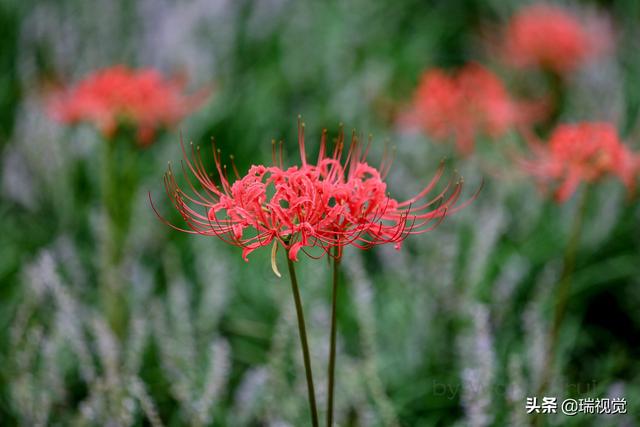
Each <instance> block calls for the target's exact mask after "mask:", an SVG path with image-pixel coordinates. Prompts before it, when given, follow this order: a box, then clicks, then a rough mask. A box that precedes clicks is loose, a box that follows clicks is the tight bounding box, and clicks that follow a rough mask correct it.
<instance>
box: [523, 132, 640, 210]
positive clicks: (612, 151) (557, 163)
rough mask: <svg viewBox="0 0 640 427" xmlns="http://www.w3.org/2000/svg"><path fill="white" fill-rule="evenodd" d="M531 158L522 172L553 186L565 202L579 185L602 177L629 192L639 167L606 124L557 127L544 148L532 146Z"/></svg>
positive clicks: (525, 163)
mask: <svg viewBox="0 0 640 427" xmlns="http://www.w3.org/2000/svg"><path fill="white" fill-rule="evenodd" d="M533 152H534V154H535V158H534V159H532V160H525V161H523V165H524V168H525V170H526V171H528V172H529V173H531V174H532V175H534V176H536V177H538V178H539V179H540V180H541V181H542V183H543V184H547V183H548V182H552V183H555V184H556V188H555V197H556V200H558V201H559V202H562V201H565V200H567V199H568V198H569V197H570V196H571V195H572V194H573V192H574V191H575V190H576V188H577V187H578V185H579V184H580V183H581V182H586V183H591V182H594V181H596V180H598V179H600V178H602V177H604V176H606V175H613V176H617V177H618V178H619V179H620V180H621V181H622V182H623V183H624V184H625V186H626V187H627V188H628V189H629V190H633V188H634V186H635V179H636V175H637V172H638V167H639V166H640V161H639V157H638V154H635V153H632V152H631V151H630V150H629V149H628V148H627V147H626V146H625V145H624V144H623V143H622V142H621V141H620V139H619V138H618V134H617V132H616V129H615V128H614V127H613V126H612V125H611V124H609V123H579V124H566V125H561V126H558V128H557V129H556V130H555V131H554V132H553V134H552V135H551V138H550V140H549V143H548V144H546V145H542V144H537V143H534V144H533Z"/></svg>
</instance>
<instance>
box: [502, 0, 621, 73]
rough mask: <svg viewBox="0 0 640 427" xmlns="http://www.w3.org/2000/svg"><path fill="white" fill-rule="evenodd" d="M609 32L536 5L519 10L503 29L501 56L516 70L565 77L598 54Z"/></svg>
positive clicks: (594, 23) (560, 10)
mask: <svg viewBox="0 0 640 427" xmlns="http://www.w3.org/2000/svg"><path fill="white" fill-rule="evenodd" d="M609 38H610V37H609V32H608V31H607V30H606V28H605V27H604V25H601V23H599V22H597V21H595V20H580V19H578V17H576V16H574V15H573V14H572V13H570V12H568V11H567V10H565V9H563V8H560V7H558V6H552V5H547V4H537V5H532V6H529V7H525V8H523V9H522V10H520V11H519V12H518V13H517V14H516V15H515V16H514V17H513V18H512V19H511V21H510V23H509V25H508V26H507V29H506V34H505V36H504V39H505V56H506V59H507V60H508V61H509V62H510V63H511V64H512V65H514V66H517V67H538V68H542V69H547V70H550V71H553V72H555V73H557V74H565V73H567V72H570V71H573V70H575V69H576V68H577V67H578V66H580V65H582V64H583V63H584V62H585V61H587V60H589V59H591V58H593V57H595V56H597V55H599V54H601V53H602V52H603V51H605V50H606V48H607V45H608V44H609Z"/></svg>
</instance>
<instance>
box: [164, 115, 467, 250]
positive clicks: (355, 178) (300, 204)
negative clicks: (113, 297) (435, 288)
mask: <svg viewBox="0 0 640 427" xmlns="http://www.w3.org/2000/svg"><path fill="white" fill-rule="evenodd" d="M298 128H299V132H298V141H299V148H300V158H301V164H299V165H296V166H291V167H288V168H286V167H285V166H284V165H283V162H282V146H281V145H280V148H278V147H277V146H276V144H275V143H274V148H273V164H272V165H271V166H263V165H258V166H256V165H254V166H252V167H251V168H250V169H249V171H248V173H247V174H246V175H244V176H242V177H241V176H239V175H238V173H237V170H236V168H235V166H233V167H232V169H233V171H234V173H235V174H236V180H235V181H234V182H233V183H231V182H230V181H229V179H228V172H227V168H226V167H225V166H223V165H222V161H221V157H220V152H219V151H217V150H215V149H214V159H215V167H216V170H217V175H218V178H219V184H217V183H216V182H214V180H213V178H212V177H211V176H210V175H209V174H208V173H207V172H206V170H205V168H204V165H203V163H202V159H201V156H200V150H199V148H194V147H193V146H192V147H191V150H190V151H191V152H190V153H189V154H187V151H186V150H184V154H185V159H186V161H185V163H184V165H183V173H184V175H185V178H186V179H187V180H188V174H189V173H190V174H192V175H193V176H194V177H195V179H196V180H197V181H198V182H199V184H200V186H201V187H202V190H196V188H195V186H194V185H193V184H192V183H191V181H189V183H188V188H189V190H190V192H189V194H188V193H186V192H184V191H183V190H182V189H181V188H180V187H179V186H178V184H177V181H176V177H175V174H174V173H173V171H172V170H171V169H170V170H169V171H168V173H167V174H166V175H165V187H166V191H167V194H168V195H169V197H170V199H171V200H172V202H173V205H174V207H175V208H176V209H177V210H178V211H179V212H180V213H181V215H182V217H183V219H184V220H185V222H186V223H187V225H188V227H189V229H181V228H179V227H175V226H173V225H172V226H173V227H174V228H177V229H179V230H181V231H186V232H190V233H197V234H203V235H208V236H216V237H219V238H220V239H222V240H224V241H226V242H228V243H230V244H233V245H236V246H239V247H242V248H243V258H244V259H245V260H247V256H248V255H249V254H250V253H251V252H252V251H254V250H255V249H257V248H259V247H262V246H268V245H273V247H274V250H275V248H277V247H278V246H282V247H283V248H285V249H286V250H287V251H288V255H289V258H290V259H292V260H297V259H298V254H299V252H300V251H303V252H304V253H306V254H307V255H309V256H314V255H313V253H312V252H310V251H311V250H312V249H313V248H319V249H320V253H319V255H318V256H322V255H323V254H324V253H327V254H329V255H331V256H340V255H341V252H342V248H343V247H345V246H347V245H353V246H356V247H358V248H369V247H371V246H375V245H380V244H384V243H395V244H396V247H397V248H399V247H400V243H401V242H402V241H403V240H404V239H405V238H406V237H408V236H409V235H411V234H419V233H424V232H427V231H429V230H431V229H432V228H433V227H434V226H435V225H437V224H438V223H439V222H440V221H442V220H443V219H444V218H445V216H446V215H447V214H450V213H452V212H455V211H457V210H458V209H461V208H462V207H463V206H464V205H465V204H460V205H457V204H456V203H457V201H458V198H459V196H460V191H461V189H462V180H458V181H457V182H455V183H452V182H450V183H449V185H447V186H446V187H445V189H444V190H442V191H441V192H440V193H439V194H437V195H436V196H435V197H433V199H431V200H428V201H425V200H424V199H425V198H426V196H427V195H428V194H429V193H431V191H432V190H434V189H435V187H436V185H437V183H438V181H439V180H440V178H441V177H442V174H443V167H442V166H441V167H440V169H439V170H438V172H437V173H436V175H435V177H434V178H433V179H432V181H431V183H430V184H429V185H428V186H427V187H426V188H424V189H423V190H422V191H421V192H420V193H419V194H417V195H416V196H415V197H413V198H411V199H410V200H407V201H404V202H398V201H397V200H395V199H393V198H391V197H390V196H389V194H388V191H387V185H386V183H385V182H384V178H385V175H386V173H387V172H388V169H389V166H390V163H389V162H388V161H383V163H382V164H381V165H380V167H378V168H375V167H373V166H371V165H369V164H368V163H367V162H366V156H367V152H368V146H367V147H366V148H364V147H363V146H362V145H361V144H360V143H359V140H358V138H357V137H356V136H355V133H354V135H353V136H352V139H351V143H350V144H349V146H348V148H347V149H346V150H345V140H344V134H343V133H342V132H341V133H340V135H339V137H338V139H337V141H336V142H335V145H334V146H333V148H331V149H329V147H328V146H327V143H326V132H323V135H322V140H321V144H320V151H319V154H318V159H317V161H316V163H313V164H312V163H309V162H308V161H307V158H306V154H305V143H304V124H299V126H298ZM183 149H184V145H183ZM332 249H334V250H332Z"/></svg>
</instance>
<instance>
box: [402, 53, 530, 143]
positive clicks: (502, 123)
mask: <svg viewBox="0 0 640 427" xmlns="http://www.w3.org/2000/svg"><path fill="white" fill-rule="evenodd" d="M529 116H530V115H529V114H527V113H525V109H524V108H522V106H520V105H518V104H517V103H515V102H513V101H512V100H511V98H510V97H509V94H508V92H507V91H506V89H505V88H504V86H503V85H502V82H501V81H500V80H499V79H498V78H497V77H496V76H495V75H494V74H492V73H491V72H490V71H488V70H487V69H485V68H483V67H482V66H480V65H478V64H469V65H467V66H465V67H464V68H462V69H461V70H459V71H458V72H457V73H456V74H455V75H450V74H447V73H445V72H444V71H442V70H439V69H434V70H429V71H427V72H425V73H424V75H423V76H422V79H421V81H420V84H419V86H418V88H417V89H416V92H415V95H414V101H413V106H412V108H411V111H410V113H409V114H408V117H407V121H408V122H409V124H413V125H418V126H420V127H422V128H423V129H424V130H425V131H426V132H427V133H428V134H430V135H431V136H433V137H434V138H436V139H439V140H444V139H452V140H454V141H455V142H456V146H457V148H458V151H459V152H460V153H462V154H469V153H470V152H471V151H472V150H473V148H474V145H475V139H476V137H477V136H478V135H488V136H491V137H498V136H500V135H502V134H504V133H505V132H506V131H507V130H508V129H509V128H510V127H512V126H513V125H515V124H517V123H519V122H521V121H523V120H527V119H528V118H529Z"/></svg>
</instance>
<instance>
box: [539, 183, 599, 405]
mask: <svg viewBox="0 0 640 427" xmlns="http://www.w3.org/2000/svg"><path fill="white" fill-rule="evenodd" d="M588 194H589V188H588V187H587V188H585V190H584V191H583V192H582V194H581V195H580V200H579V201H578V206H577V209H576V215H575V217H574V219H573V224H572V228H571V234H570V236H569V242H568V243H567V248H566V249H565V253H564V261H563V268H562V274H561V276H560V282H559V284H558V293H557V296H556V307H555V312H554V316H553V322H552V324H551V329H550V330H549V338H548V340H547V351H546V354H545V361H544V365H543V368H542V369H543V371H542V377H541V381H540V387H539V389H538V394H539V395H540V396H542V395H543V394H544V392H545V391H546V389H547V387H548V386H549V383H550V381H551V374H552V372H553V365H554V363H555V356H556V352H557V347H558V338H559V336H560V329H561V327H562V321H563V320H564V316H565V314H566V311H567V305H568V303H569V296H570V295H571V283H572V280H571V279H572V275H573V270H574V268H575V262H576V252H577V249H578V243H579V241H580V234H581V233H582V225H583V223H584V216H585V213H586V210H587V198H588Z"/></svg>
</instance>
